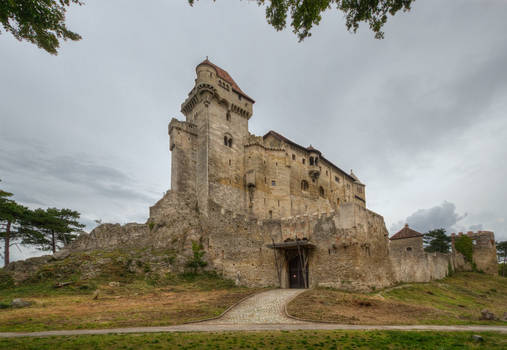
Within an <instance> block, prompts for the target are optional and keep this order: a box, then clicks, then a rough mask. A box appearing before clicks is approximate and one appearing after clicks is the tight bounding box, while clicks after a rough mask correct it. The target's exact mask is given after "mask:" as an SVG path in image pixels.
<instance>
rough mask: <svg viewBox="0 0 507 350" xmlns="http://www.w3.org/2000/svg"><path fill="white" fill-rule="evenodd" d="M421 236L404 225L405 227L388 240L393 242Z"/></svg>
mask: <svg viewBox="0 0 507 350" xmlns="http://www.w3.org/2000/svg"><path fill="white" fill-rule="evenodd" d="M422 236H423V234H422V233H419V232H417V231H415V230H412V229H411V228H410V227H408V224H405V227H403V228H402V229H401V230H399V231H398V232H396V233H395V234H394V235H393V236H391V238H389V239H390V240H394V239H404V238H414V237H422Z"/></svg>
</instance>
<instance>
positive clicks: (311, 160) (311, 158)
mask: <svg viewBox="0 0 507 350" xmlns="http://www.w3.org/2000/svg"><path fill="white" fill-rule="evenodd" d="M310 165H313V157H310Z"/></svg>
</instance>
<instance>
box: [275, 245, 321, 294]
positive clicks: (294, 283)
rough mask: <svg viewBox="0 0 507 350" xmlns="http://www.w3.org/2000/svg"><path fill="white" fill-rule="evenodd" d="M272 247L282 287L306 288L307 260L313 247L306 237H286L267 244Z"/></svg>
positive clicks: (307, 282) (308, 283)
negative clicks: (278, 241) (277, 241)
mask: <svg viewBox="0 0 507 350" xmlns="http://www.w3.org/2000/svg"><path fill="white" fill-rule="evenodd" d="M267 246H268V248H271V249H273V253H274V258H275V267H276V273H277V275H278V282H279V285H280V287H282V288H287V287H288V288H308V287H309V286H310V280H309V277H310V276H309V268H308V265H309V264H308V261H309V255H310V250H311V249H313V248H315V246H314V245H313V244H311V243H310V242H309V241H308V240H307V239H306V238H303V239H299V238H298V239H295V240H294V239H287V240H285V241H284V242H280V243H275V242H274V241H273V244H268V245H267Z"/></svg>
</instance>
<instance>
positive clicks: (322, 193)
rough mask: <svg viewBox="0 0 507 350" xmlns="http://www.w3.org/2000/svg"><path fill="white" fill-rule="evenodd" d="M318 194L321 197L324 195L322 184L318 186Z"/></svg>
mask: <svg viewBox="0 0 507 350" xmlns="http://www.w3.org/2000/svg"><path fill="white" fill-rule="evenodd" d="M319 194H320V196H321V197H324V195H325V194H326V193H325V191H324V188H323V187H322V186H319Z"/></svg>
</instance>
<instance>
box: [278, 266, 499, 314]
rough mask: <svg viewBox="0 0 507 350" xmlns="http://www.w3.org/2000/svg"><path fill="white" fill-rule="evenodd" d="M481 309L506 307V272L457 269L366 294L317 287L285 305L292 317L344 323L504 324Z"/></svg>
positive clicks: (493, 309)
mask: <svg viewBox="0 0 507 350" xmlns="http://www.w3.org/2000/svg"><path fill="white" fill-rule="evenodd" d="M483 309H488V310H489V311H491V312H493V313H494V314H495V315H496V316H498V317H499V318H503V315H504V313H507V278H504V277H500V276H490V275H485V274H481V273H473V272H462V273H456V274H454V275H453V276H451V277H447V278H445V279H443V280H439V281H433V282H430V283H410V284H402V285H399V286H396V287H393V288H389V289H386V290H383V291H380V292H377V293H369V294H360V293H348V292H344V291H340V290H335V289H323V288H318V289H313V290H309V291H308V292H305V293H303V294H301V295H299V296H298V297H297V298H296V299H294V300H293V301H292V302H291V303H290V304H289V305H288V307H287V310H288V312H289V314H291V315H293V316H296V317H300V318H304V319H309V320H316V321H326V322H338V323H350V324H507V322H505V321H500V320H498V321H484V320H480V316H481V310H483Z"/></svg>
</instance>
